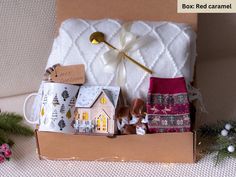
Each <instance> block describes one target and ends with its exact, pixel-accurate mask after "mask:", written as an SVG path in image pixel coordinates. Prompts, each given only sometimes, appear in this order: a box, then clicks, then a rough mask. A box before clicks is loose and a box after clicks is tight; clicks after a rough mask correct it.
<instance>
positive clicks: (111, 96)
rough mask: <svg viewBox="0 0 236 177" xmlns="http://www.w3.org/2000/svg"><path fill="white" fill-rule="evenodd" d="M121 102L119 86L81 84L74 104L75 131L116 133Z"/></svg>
mask: <svg viewBox="0 0 236 177" xmlns="http://www.w3.org/2000/svg"><path fill="white" fill-rule="evenodd" d="M121 104H122V97H121V91H120V87H110V86H109V87H102V86H81V87H80V90H79V94H78V98H77V100H76V105H75V107H76V109H75V120H74V128H75V129H76V133H94V134H106V135H114V134H116V133H117V125H116V113H117V109H118V108H119V107H120V105H121Z"/></svg>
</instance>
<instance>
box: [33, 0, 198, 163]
mask: <svg viewBox="0 0 236 177" xmlns="http://www.w3.org/2000/svg"><path fill="white" fill-rule="evenodd" d="M94 2H95V1H94V0H70V1H68V0H57V27H58V26H59V25H60V23H61V22H62V21H64V20H65V19H67V18H72V17H73V18H76V17H78V18H85V19H101V18H108V17H109V18H118V19H122V20H155V21H158V20H161V21H165V20H167V21H174V22H182V23H188V24H190V25H192V26H193V29H195V30H196V27H197V14H177V12H176V10H177V1H176V0H158V1H157V0H149V1H146V0H125V1H122V0H98V1H96V4H95V3H94ZM107 9H109V10H107ZM35 133H36V143H37V149H38V155H39V158H40V159H51V160H88V161H91V160H93V161H142V162H170V163H194V162H195V159H196V133H195V132H194V131H193V132H184V133H158V134H147V135H144V136H138V135H119V136H116V137H114V138H109V137H106V136H93V135H72V134H62V133H54V132H42V131H37V130H36V131H35Z"/></svg>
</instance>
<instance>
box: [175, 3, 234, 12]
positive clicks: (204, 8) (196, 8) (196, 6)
mask: <svg viewBox="0 0 236 177" xmlns="http://www.w3.org/2000/svg"><path fill="white" fill-rule="evenodd" d="M177 12H178V13H236V0H178V4H177Z"/></svg>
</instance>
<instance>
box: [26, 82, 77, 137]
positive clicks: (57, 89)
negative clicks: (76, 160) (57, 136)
mask: <svg viewBox="0 0 236 177" xmlns="http://www.w3.org/2000/svg"><path fill="white" fill-rule="evenodd" d="M78 91H79V86H75V85H69V84H61V83H51V82H44V83H42V85H41V88H40V89H39V92H38V93H33V94H31V95H29V96H28V97H27V98H26V99H25V103H24V108H23V112H24V116H25V119H26V121H27V122H29V123H31V124H38V125H39V128H38V130H39V131H52V132H62V133H73V132H74V129H73V127H72V126H71V123H72V121H73V117H74V109H75V102H76V97H77V94H78ZM35 96H36V98H35V102H34V106H33V114H31V115H30V116H27V110H26V107H27V106H26V105H27V103H28V101H29V99H30V98H31V97H35ZM31 109H32V108H31Z"/></svg>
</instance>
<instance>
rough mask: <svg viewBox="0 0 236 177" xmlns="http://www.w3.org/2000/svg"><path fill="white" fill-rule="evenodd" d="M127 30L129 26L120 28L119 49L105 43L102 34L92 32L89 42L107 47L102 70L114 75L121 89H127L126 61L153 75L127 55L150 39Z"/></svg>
mask: <svg viewBox="0 0 236 177" xmlns="http://www.w3.org/2000/svg"><path fill="white" fill-rule="evenodd" d="M129 28H130V25H129V24H125V25H123V26H122V28H121V32H120V35H119V41H120V46H121V47H120V48H119V49H118V48H116V47H114V46H112V45H111V44H109V43H108V42H107V41H105V35H104V34H103V33H102V32H94V33H92V34H91V36H90V41H91V43H92V44H99V43H101V42H103V43H105V44H106V45H108V46H109V50H108V51H107V52H105V53H104V54H103V58H102V61H103V63H104V70H105V72H107V73H115V74H116V83H117V85H119V86H120V87H121V88H123V89H127V80H126V79H127V71H126V67H125V60H126V59H127V60H128V61H130V62H132V63H133V64H135V65H137V66H139V67H140V68H142V69H143V70H144V71H146V72H148V73H149V74H152V73H153V72H152V70H150V69H148V68H147V67H146V66H144V65H142V64H140V63H139V62H137V61H136V60H134V59H133V58H131V57H130V56H128V55H127V53H131V52H134V51H136V50H138V49H139V48H141V47H142V46H144V45H147V44H148V43H150V42H151V40H152V39H151V38H150V37H149V36H143V37H138V36H136V35H135V34H133V33H131V32H129Z"/></svg>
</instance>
